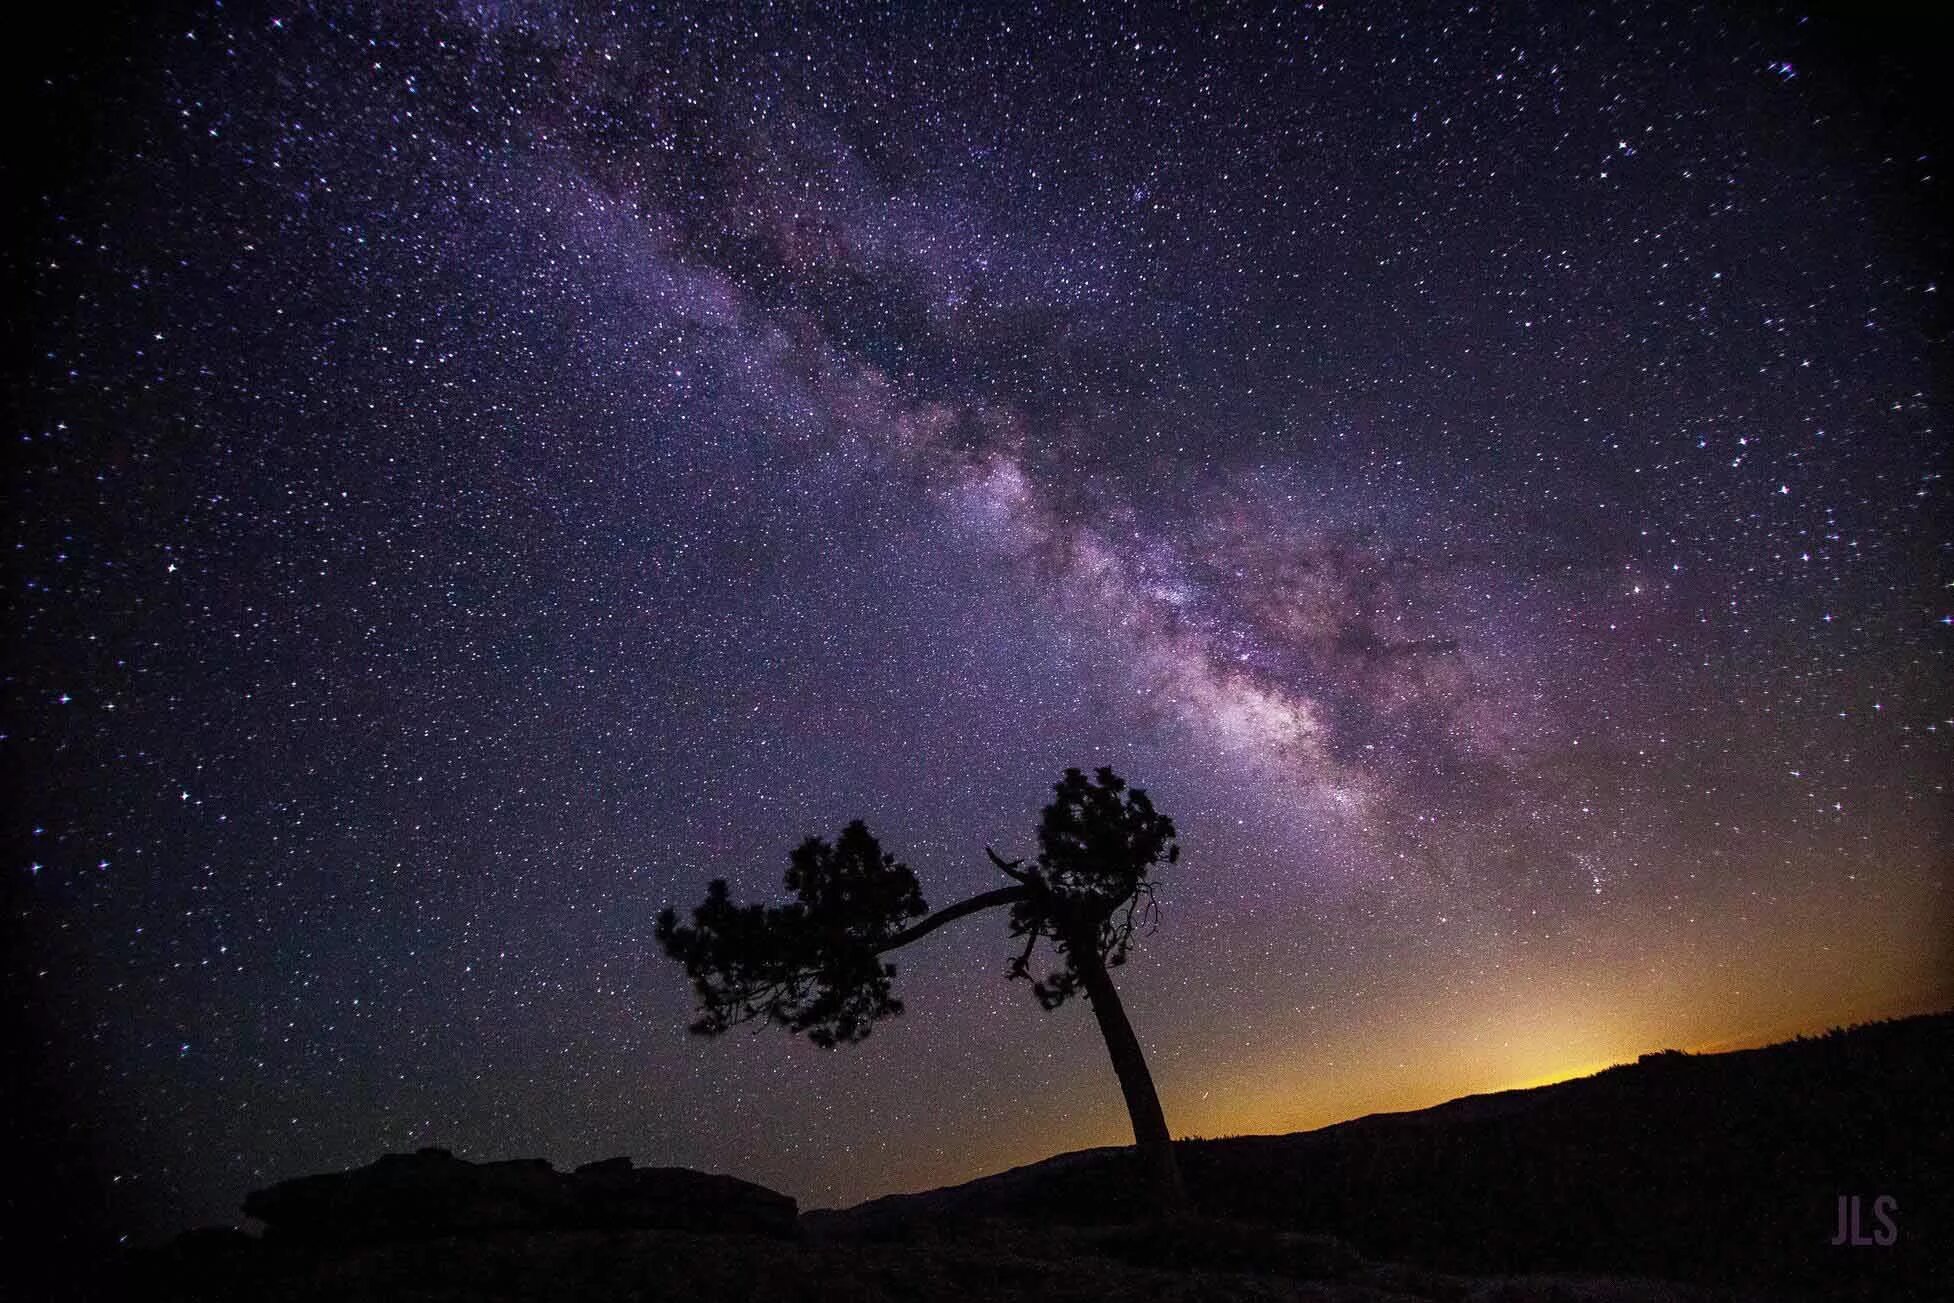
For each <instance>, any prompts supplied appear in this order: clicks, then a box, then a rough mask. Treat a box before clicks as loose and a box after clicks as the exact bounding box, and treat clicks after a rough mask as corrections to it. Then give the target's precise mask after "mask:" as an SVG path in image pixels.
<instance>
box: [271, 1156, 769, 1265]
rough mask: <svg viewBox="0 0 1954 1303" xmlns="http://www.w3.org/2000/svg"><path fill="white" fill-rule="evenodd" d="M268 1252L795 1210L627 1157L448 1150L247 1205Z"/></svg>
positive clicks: (398, 1159)
mask: <svg viewBox="0 0 1954 1303" xmlns="http://www.w3.org/2000/svg"><path fill="white" fill-rule="evenodd" d="M244 1211H245V1212H246V1213H247V1214H248V1215H250V1216H252V1217H256V1218H257V1219H258V1220H260V1221H262V1222H263V1223H264V1224H265V1241H266V1243H267V1244H269V1245H295V1246H308V1247H313V1248H340V1247H345V1246H351V1245H362V1244H377V1243H385V1242H389V1241H401V1240H427V1239H433V1238H437V1237H441V1236H451V1235H471V1234H481V1233H484V1232H509V1231H563V1230H652V1229H657V1230H682V1231H703V1232H716V1233H721V1234H726V1233H733V1234H750V1235H770V1236H791V1235H793V1234H794V1231H795V1222H796V1212H797V1209H796V1207H795V1203H794V1201H793V1200H792V1199H790V1198H788V1197H787V1196H786V1195H784V1194H779V1193H777V1192H775V1191H773V1190H769V1189H767V1188H766V1187H765V1186H761V1185H755V1184H753V1183H752V1182H751V1181H742V1180H739V1179H738V1178H736V1177H731V1176H715V1175H712V1174H709V1173H706V1172H695V1171H692V1170H690V1169H689V1168H683V1167H633V1166H632V1165H631V1160H630V1159H628V1158H610V1159H606V1160H604V1161H603V1162H600V1163H587V1164H585V1165H584V1166H582V1167H579V1168H578V1169H577V1170H576V1171H574V1172H570V1173H563V1172H558V1171H556V1170H555V1169H553V1168H552V1167H551V1166H550V1165H549V1163H547V1162H546V1161H544V1160H543V1159H540V1158H531V1159H517V1160H514V1161H511V1162H504V1163H471V1162H468V1161H467V1160H465V1159H460V1158H456V1157H455V1156H454V1155H453V1154H451V1153H449V1152H448V1151H447V1150H445V1149H423V1150H421V1151H419V1152H418V1153H413V1154H388V1155H387V1156H386V1157H384V1158H382V1159H380V1160H379V1161H378V1162H376V1163H371V1164H369V1165H368V1166H366V1167H361V1168H356V1169H354V1170H353V1171H350V1172H332V1173H327V1174H324V1175H321V1176H305V1177H300V1178H298V1179H297V1180H294V1181H283V1182H280V1183H279V1184H277V1185H274V1186H272V1187H271V1188H270V1189H268V1190H257V1191H254V1192H252V1193H251V1194H250V1195H249V1196H247V1197H246V1198H245V1201H244Z"/></svg>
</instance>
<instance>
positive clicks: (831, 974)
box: [656, 768, 1180, 1046]
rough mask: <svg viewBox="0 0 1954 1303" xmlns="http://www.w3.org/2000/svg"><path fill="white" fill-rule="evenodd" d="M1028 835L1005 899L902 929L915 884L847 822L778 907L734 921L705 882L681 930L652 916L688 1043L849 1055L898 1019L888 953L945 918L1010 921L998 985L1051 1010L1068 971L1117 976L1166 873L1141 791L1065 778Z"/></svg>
mask: <svg viewBox="0 0 1954 1303" xmlns="http://www.w3.org/2000/svg"><path fill="white" fill-rule="evenodd" d="M1053 791H1054V793H1055V796H1054V799H1053V801H1052V803H1051V804H1050V805H1047V806H1046V807H1045V808H1044V811H1043V814H1042V816H1041V819H1040V822H1039V825H1038V846H1039V850H1038V858H1037V860H1036V862H1035V864H1034V865H1032V866H1029V867H1028V866H1027V864H1026V862H1025V861H1024V860H1021V859H1020V860H1010V861H1007V860H1004V859H1001V858H999V857H998V856H997V855H996V854H994V853H993V854H992V855H991V861H992V863H994V864H995V865H996V866H997V867H998V869H999V870H1001V871H1002V872H1003V873H1004V874H1005V875H1006V876H1008V877H1009V878H1010V879H1011V880H1012V881H1013V882H1015V883H1016V884H1018V885H1017V886H1015V887H1009V888H1004V889H1002V890H999V891H993V892H986V893H984V894H983V895H980V896H976V897H973V898H971V899H970V900H966V901H963V902H961V903H959V904H956V905H952V906H950V907H948V908H947V909H944V910H942V911H939V912H938V913H937V914H936V915H934V916H932V917H931V918H929V919H928V920H926V921H924V922H923V923H920V924H917V925H916V926H914V927H905V925H906V924H908V923H910V922H911V921H912V920H914V919H917V918H919V917H921V916H922V915H923V914H924V913H925V912H926V906H925V905H924V903H923V896H922V892H921V891H920V890H919V888H918V886H917V882H916V875H915V874H914V873H912V872H911V871H910V870H909V868H908V867H907V866H906V865H904V864H902V863H900V862H899V861H897V859H896V858H895V856H893V855H890V854H888V853H886V852H884V851H883V849H882V847H881V844H880V843H879V842H877V841H876V839H875V837H874V836H873V835H872V834H871V833H870V832H869V830H868V827H867V825H865V824H864V823H863V822H862V821H860V820H856V821H855V822H854V823H851V824H849V825H848V827H847V828H846V829H845V830H843V832H842V834H841V836H840V837H839V838H838V839H837V840H836V841H835V844H834V845H832V846H830V845H828V843H826V842H824V841H821V840H820V839H819V838H814V837H810V838H808V839H807V840H806V841H805V842H803V843H801V845H800V846H799V848H798V849H796V850H795V851H794V853H793V857H792V862H791V863H790V865H789V867H788V870H787V889H788V890H789V891H791V892H792V893H793V894H794V896H795V901H794V903H792V904H788V905H761V904H752V905H736V904H734V903H733V900H732V897H731V893H730V891H729V889H728V887H727V885H726V882H725V880H724V879H723V878H722V879H714V880H713V882H712V884H711V886H710V887H709V888H708V889H707V892H706V899H705V902H704V903H703V904H701V905H699V906H698V907H697V908H695V909H694V910H693V911H692V922H691V924H690V925H686V924H682V923H680V922H679V920H678V915H677V913H676V911H674V910H671V909H667V910H665V911H664V912H663V913H661V914H660V915H659V917H658V924H657V929H656V936H657V938H658V943H659V945H660V946H662V947H663V948H664V950H665V953H666V954H667V955H669V956H670V957H671V958H673V959H675V960H677V961H678V962H679V963H681V964H683V965H684V966H685V970H686V973H687V975H688V976H689V977H690V978H691V979H692V989H693V991H694V992H695V993H696V994H697V995H698V997H699V1008H700V1016H699V1018H698V1019H697V1020H696V1021H695V1022H694V1023H693V1024H692V1030H693V1031H695V1032H698V1033H700V1034H702V1035H709V1036H710V1035H718V1034H719V1033H721V1032H724V1031H727V1030H729V1029H730V1028H732V1027H735V1026H738V1025H739V1024H741V1023H745V1022H752V1021H755V1020H765V1021H767V1022H771V1023H776V1024H778V1025H781V1026H784V1027H787V1028H789V1029H790V1030H792V1031H795V1032H802V1033H805V1034H806V1035H807V1036H808V1037H809V1039H811V1040H813V1041H814V1042H815V1043H816V1044H819V1045H824V1046H834V1045H839V1044H845V1043H848V1042H852V1041H859V1040H861V1039H862V1038H863V1037H865V1036H867V1035H868V1034H869V1033H870V1031H872V1030H873V1028H874V1024H875V1023H876V1022H878V1021H880V1020H881V1019H883V1018H887V1017H892V1016H894V1015H896V1014H899V1013H901V1012H902V1002H901V1001H900V1000H898V999H896V998H895V996H894V994H893V992H892V987H891V981H892V979H893V978H894V977H895V972H896V970H895V966H894V965H893V964H890V963H886V962H884V961H883V959H882V956H883V955H884V954H886V953H887V952H889V951H891V950H894V949H897V948H899V947H901V946H904V945H907V944H908V943H909V942H911V941H913V940H916V939H918V938H920V937H922V936H924V935H927V934H928V933H929V932H931V931H933V930H935V928H936V927H938V926H941V925H942V924H943V923H947V922H949V921H951V920H952V919H955V918H960V917H962V916H964V915H966V914H971V913H976V912H978V911H979V910H983V909H988V908H991V907H993V906H999V905H1009V906H1010V911H1011V912H1010V919H1011V935H1012V936H1013V937H1014V938H1019V939H1021V940H1022V942H1023V944H1022V945H1021V946H1020V947H1019V948H1018V951H1017V953H1016V954H1015V955H1014V957H1013V958H1012V959H1011V962H1010V965H1009V967H1008V970H1007V971H1008V972H1009V974H1010V976H1011V977H1013V978H1023V979H1025V980H1027V981H1030V982H1031V983H1032V990H1033V992H1034V993H1035V994H1036V995H1037V997H1038V1001H1039V1003H1040V1004H1042V1005H1043V1006H1044V1007H1045V1008H1047V1009H1056V1008H1057V1007H1058V1006H1060V1005H1062V1004H1064V1003H1065V1002H1066V1001H1067V1000H1068V999H1070V998H1071V997H1072V996H1073V995H1075V994H1076V993H1077V992H1078V991H1079V990H1080V989H1082V986H1083V983H1084V973H1083V970H1082V967H1081V965H1082V962H1083V963H1088V964H1089V963H1098V964H1100V965H1102V966H1105V967H1115V968H1116V967H1118V966H1119V965H1121V964H1124V963H1125V962H1126V958H1127V954H1128V952H1129V950H1130V949H1131V948H1132V944H1133V938H1134V935H1135V934H1136V933H1137V932H1138V931H1141V930H1143V929H1151V928H1152V927H1153V926H1154V924H1155V922H1156V919H1157V915H1158V910H1157V907H1156V906H1155V903H1154V884H1153V879H1152V877H1151V876H1150V875H1151V873H1152V870H1153V869H1154V868H1155V867H1156V866H1157V865H1160V864H1163V863H1164V864H1172V863H1175V862H1176V861H1177V860H1178V859H1179V858H1180V847H1179V845H1178V844H1177V842H1176V841H1175V832H1174V821H1173V820H1172V819H1170V818H1168V817H1167V816H1166V815H1163V814H1160V813H1158V812H1157V811H1155V809H1154V808H1153V802H1152V801H1151V800H1149V799H1148V797H1147V794H1146V792H1145V790H1144V789H1141V788H1137V787H1135V788H1129V787H1128V786H1127V785H1126V782H1125V780H1123V779H1122V778H1120V776H1119V775H1118V774H1116V773H1114V772H1113V771H1112V770H1111V769H1105V768H1102V769H1100V770H1098V771H1097V773H1096V774H1095V775H1094V776H1093V777H1092V778H1090V779H1089V778H1087V777H1086V775H1085V773H1084V771H1082V770H1079V769H1067V770H1066V771H1065V774H1064V776H1063V777H1062V778H1061V779H1060V780H1059V782H1058V783H1057V784H1056V785H1055V786H1054V788H1053ZM1040 940H1045V941H1049V942H1050V943H1051V946H1052V948H1053V950H1054V951H1055V952H1056V953H1057V956H1058V959H1059V964H1058V966H1057V967H1056V968H1055V969H1054V970H1053V971H1052V972H1051V973H1049V974H1047V975H1046V976H1045V977H1042V978H1037V979H1034V978H1033V977H1032V975H1031V957H1032V953H1033V951H1034V949H1035V948H1036V947H1037V945H1038V942H1039V941H1040Z"/></svg>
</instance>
